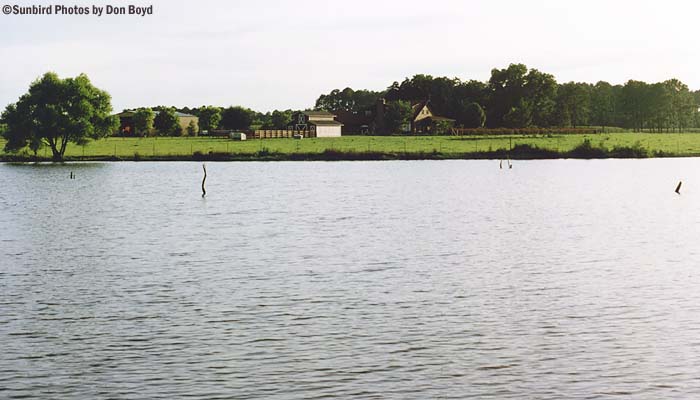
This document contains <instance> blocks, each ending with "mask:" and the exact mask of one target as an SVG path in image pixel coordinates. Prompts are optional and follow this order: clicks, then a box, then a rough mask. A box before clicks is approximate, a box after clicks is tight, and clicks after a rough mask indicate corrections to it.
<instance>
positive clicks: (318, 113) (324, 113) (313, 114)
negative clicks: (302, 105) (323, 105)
mask: <svg viewBox="0 0 700 400" xmlns="http://www.w3.org/2000/svg"><path fill="white" fill-rule="evenodd" d="M301 113H302V114H304V115H306V116H307V117H309V118H311V117H335V114H333V113H329V112H328V111H302V112H301Z"/></svg>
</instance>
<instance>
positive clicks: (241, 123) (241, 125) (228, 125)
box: [221, 106, 254, 130]
mask: <svg viewBox="0 0 700 400" xmlns="http://www.w3.org/2000/svg"><path fill="white" fill-rule="evenodd" d="M253 114H254V113H253V111H252V110H250V109H248V108H244V107H240V106H234V107H228V108H226V109H224V111H223V112H222V113H221V126H222V127H223V128H224V129H241V130H246V129H250V125H251V124H252V123H253V116H254V115H253Z"/></svg>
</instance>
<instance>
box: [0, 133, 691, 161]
mask: <svg viewBox="0 0 700 400" xmlns="http://www.w3.org/2000/svg"><path fill="white" fill-rule="evenodd" d="M586 139H588V140H590V142H591V144H592V145H593V146H595V147H604V148H607V149H613V148H615V147H632V146H641V147H643V148H645V149H646V150H648V151H649V154H650V155H651V156H653V155H660V154H663V155H665V156H700V134H695V133H604V134H588V135H548V136H465V137H452V136H417V137H403V136H344V137H341V138H314V139H309V138H307V139H302V140H295V139H263V140H259V139H258V140H248V141H243V142H239V141H232V140H229V139H223V138H205V137H179V138H169V137H159V138H106V139H101V140H97V141H93V142H90V143H89V144H87V145H86V146H78V145H75V144H70V145H69V146H68V149H67V151H66V158H67V159H82V158H85V159H95V158H110V157H116V158H120V159H127V160H128V159H142V160H147V159H149V158H172V159H178V158H182V159H191V158H192V156H193V155H197V154H205V155H206V154H209V153H216V154H224V155H232V156H236V155H245V156H250V157H253V158H254V157H256V156H257V155H260V154H269V153H275V154H281V155H293V154H320V153H323V152H325V151H334V152H339V153H364V152H372V153H383V154H427V153H431V154H439V155H441V156H443V157H445V158H471V157H470V155H471V156H473V157H477V158H478V156H479V154H483V155H487V154H492V155H493V154H496V153H497V154H501V153H502V154H503V155H504V156H505V155H506V154H507V150H508V149H510V148H512V146H516V145H523V144H526V145H530V146H535V147H538V148H540V149H546V150H550V151H553V152H556V153H559V154H562V155H564V153H566V152H568V151H571V150H572V149H574V148H575V147H576V146H579V145H580V144H581V143H582V142H583V141H584V140H586ZM4 144H5V142H4V140H3V139H0V156H3V158H4V159H8V156H9V154H7V153H4V151H3V150H1V148H2V147H4ZM18 154H20V155H23V156H24V157H26V158H29V157H30V156H31V153H30V152H29V151H28V150H22V151H20V152H19V153H18ZM38 156H39V157H40V158H46V159H49V158H50V157H51V151H50V150H49V149H46V148H42V149H41V150H39V152H38Z"/></svg>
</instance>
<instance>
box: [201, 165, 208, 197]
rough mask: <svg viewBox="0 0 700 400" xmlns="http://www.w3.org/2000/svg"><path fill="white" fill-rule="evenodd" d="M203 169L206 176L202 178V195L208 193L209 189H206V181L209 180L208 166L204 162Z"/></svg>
mask: <svg viewBox="0 0 700 400" xmlns="http://www.w3.org/2000/svg"><path fill="white" fill-rule="evenodd" d="M202 169H203V170H204V178H203V179H202V197H204V196H206V195H207V191H206V190H205V189H204V182H205V181H206V180H207V166H206V165H205V164H202Z"/></svg>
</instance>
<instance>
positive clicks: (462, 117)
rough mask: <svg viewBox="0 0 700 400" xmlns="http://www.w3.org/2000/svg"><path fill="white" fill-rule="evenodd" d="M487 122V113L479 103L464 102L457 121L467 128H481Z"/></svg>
mask: <svg viewBox="0 0 700 400" xmlns="http://www.w3.org/2000/svg"><path fill="white" fill-rule="evenodd" d="M485 122H486V113H484V109H483V108H481V106H480V105H479V104H478V103H474V102H472V103H469V104H462V108H461V111H460V112H459V113H458V115H457V123H458V124H460V125H462V126H464V127H465V128H481V127H483V126H484V123H485Z"/></svg>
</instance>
